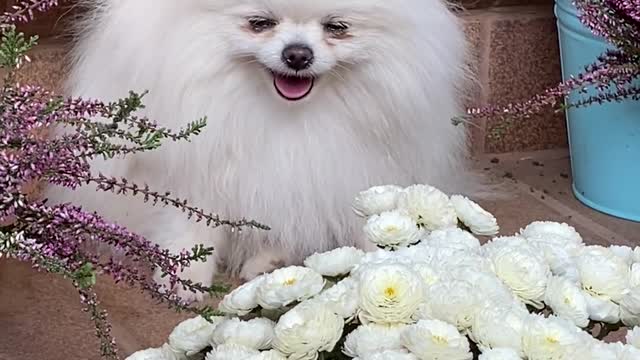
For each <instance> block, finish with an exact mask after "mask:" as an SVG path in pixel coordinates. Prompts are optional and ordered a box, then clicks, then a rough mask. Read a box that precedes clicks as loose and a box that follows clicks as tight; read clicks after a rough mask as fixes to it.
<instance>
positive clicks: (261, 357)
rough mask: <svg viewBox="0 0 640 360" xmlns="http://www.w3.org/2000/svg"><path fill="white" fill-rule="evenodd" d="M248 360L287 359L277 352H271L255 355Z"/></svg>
mask: <svg viewBox="0 0 640 360" xmlns="http://www.w3.org/2000/svg"><path fill="white" fill-rule="evenodd" d="M247 360H287V357H286V356H284V355H282V354H281V353H280V352H279V351H277V350H269V351H263V352H261V353H260V354H256V355H253V356H251V357H249V358H247Z"/></svg>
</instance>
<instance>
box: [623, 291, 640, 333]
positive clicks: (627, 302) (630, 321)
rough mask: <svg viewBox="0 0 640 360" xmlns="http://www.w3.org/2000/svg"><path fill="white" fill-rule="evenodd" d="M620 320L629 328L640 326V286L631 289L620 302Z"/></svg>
mask: <svg viewBox="0 0 640 360" xmlns="http://www.w3.org/2000/svg"><path fill="white" fill-rule="evenodd" d="M620 320H622V323H623V324H625V325H627V326H640V286H636V287H634V288H632V289H630V290H629V291H628V292H627V293H626V294H625V295H624V296H623V297H622V299H621V300H620Z"/></svg>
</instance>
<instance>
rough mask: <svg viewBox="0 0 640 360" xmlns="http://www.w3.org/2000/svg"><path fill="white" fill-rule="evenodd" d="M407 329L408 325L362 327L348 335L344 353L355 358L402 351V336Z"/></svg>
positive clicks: (370, 325)
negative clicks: (389, 351)
mask: <svg viewBox="0 0 640 360" xmlns="http://www.w3.org/2000/svg"><path fill="white" fill-rule="evenodd" d="M405 328H406V325H391V326H389V325H377V324H367V325H360V326H359V327H358V328H357V329H355V330H354V331H352V332H351V333H350V334H349V335H347V338H346V340H345V342H344V348H343V350H342V352H343V353H344V354H345V355H347V356H349V357H352V358H355V357H365V356H367V355H371V354H374V353H378V352H382V351H384V350H402V343H401V341H400V335H401V334H402V331H403V330H404V329H405Z"/></svg>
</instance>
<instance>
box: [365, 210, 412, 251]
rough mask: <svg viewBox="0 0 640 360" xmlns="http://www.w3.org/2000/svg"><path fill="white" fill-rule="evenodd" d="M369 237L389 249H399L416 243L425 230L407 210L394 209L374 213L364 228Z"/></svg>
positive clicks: (373, 241)
mask: <svg viewBox="0 0 640 360" xmlns="http://www.w3.org/2000/svg"><path fill="white" fill-rule="evenodd" d="M363 230H364V234H365V235H366V236H367V239H369V241H371V242H372V243H374V244H376V245H378V246H380V247H383V248H389V249H397V248H401V247H406V246H409V245H411V244H415V243H417V242H418V241H420V239H421V238H422V236H423V235H424V231H423V230H422V229H420V228H419V227H418V225H416V222H415V221H414V220H413V219H412V218H411V217H410V216H409V215H408V214H407V212H405V211H401V210H393V211H387V212H383V213H382V214H380V215H373V216H372V217H370V218H369V220H367V224H366V225H365V226H364V228H363Z"/></svg>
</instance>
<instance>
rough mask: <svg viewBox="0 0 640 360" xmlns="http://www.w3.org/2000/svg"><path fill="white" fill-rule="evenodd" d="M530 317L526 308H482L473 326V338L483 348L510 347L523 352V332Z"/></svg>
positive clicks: (506, 306)
mask: <svg viewBox="0 0 640 360" xmlns="http://www.w3.org/2000/svg"><path fill="white" fill-rule="evenodd" d="M528 317H529V312H528V311H527V309H526V308H521V307H519V306H515V305H513V306H511V305H502V304H499V305H498V306H491V305H489V306H486V307H484V308H483V309H482V310H480V311H479V312H478V313H477V314H476V316H475V318H474V320H473V326H472V327H471V334H470V335H471V338H472V339H473V340H474V341H475V342H476V343H478V344H479V345H480V346H481V347H483V348H501V347H505V348H510V349H514V350H515V351H516V352H517V353H518V354H522V332H523V331H524V327H525V322H526V321H527V319H528Z"/></svg>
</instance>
